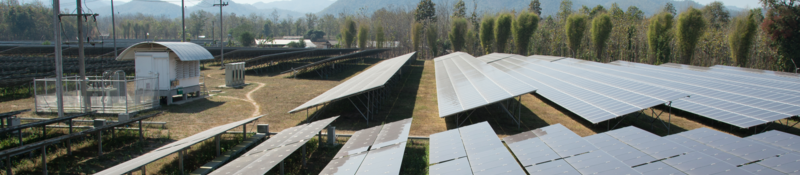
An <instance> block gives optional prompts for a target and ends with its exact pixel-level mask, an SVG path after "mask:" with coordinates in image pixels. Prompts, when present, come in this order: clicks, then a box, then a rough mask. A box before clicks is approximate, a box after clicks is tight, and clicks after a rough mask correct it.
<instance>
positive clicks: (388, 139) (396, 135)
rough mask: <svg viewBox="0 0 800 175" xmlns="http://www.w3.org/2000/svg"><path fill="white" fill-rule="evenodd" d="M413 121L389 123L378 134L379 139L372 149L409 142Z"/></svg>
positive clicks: (404, 120) (409, 119) (405, 120)
mask: <svg viewBox="0 0 800 175" xmlns="http://www.w3.org/2000/svg"><path fill="white" fill-rule="evenodd" d="M411 119H412V118H408V119H403V120H400V121H396V122H392V123H387V124H385V125H383V128H381V132H380V133H378V138H377V139H375V143H373V144H372V149H375V148H381V147H384V146H389V145H394V144H398V143H401V142H406V141H407V140H408V133H409V132H410V131H411Z"/></svg>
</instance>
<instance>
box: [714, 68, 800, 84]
mask: <svg viewBox="0 0 800 175" xmlns="http://www.w3.org/2000/svg"><path fill="white" fill-rule="evenodd" d="M711 68H712V69H713V70H714V71H717V72H724V73H730V74H737V75H743V76H750V77H760V78H767V79H775V80H780V81H788V82H800V74H797V73H788V72H779V71H768V70H759V69H750V68H742V67H733V66H725V65H715V66H711Z"/></svg>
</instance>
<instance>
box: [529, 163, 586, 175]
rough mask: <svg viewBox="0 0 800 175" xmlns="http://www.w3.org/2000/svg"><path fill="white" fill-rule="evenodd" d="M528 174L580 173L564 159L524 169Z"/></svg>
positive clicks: (565, 174) (562, 174) (559, 174)
mask: <svg viewBox="0 0 800 175" xmlns="http://www.w3.org/2000/svg"><path fill="white" fill-rule="evenodd" d="M525 170H528V173H531V174H537V175H538V174H544V175H550V174H552V175H580V174H581V173H580V172H578V170H576V169H575V167H572V165H570V164H569V163H567V161H565V160H564V159H558V160H554V161H552V162H548V163H544V164H539V165H534V166H529V167H525Z"/></svg>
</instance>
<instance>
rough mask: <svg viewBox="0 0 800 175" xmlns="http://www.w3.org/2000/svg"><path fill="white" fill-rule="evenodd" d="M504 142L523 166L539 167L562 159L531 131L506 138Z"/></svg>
mask: <svg viewBox="0 0 800 175" xmlns="http://www.w3.org/2000/svg"><path fill="white" fill-rule="evenodd" d="M503 141H505V142H506V145H507V146H508V148H510V149H511V151H512V152H513V154H514V155H515V156H516V157H517V160H519V162H520V163H521V164H522V166H531V165H537V164H539V163H544V162H547V161H552V160H555V159H560V158H561V156H559V155H558V154H557V153H556V152H555V151H553V149H552V148H550V147H549V146H547V144H545V143H544V141H542V140H541V139H539V138H538V136H536V134H534V133H533V132H531V131H527V132H522V133H519V134H516V135H513V136H508V137H505V138H503Z"/></svg>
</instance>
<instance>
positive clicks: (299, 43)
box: [286, 38, 306, 48]
mask: <svg viewBox="0 0 800 175" xmlns="http://www.w3.org/2000/svg"><path fill="white" fill-rule="evenodd" d="M286 47H289V48H306V42H305V41H303V38H300V40H299V41H292V42H289V44H287V45H286Z"/></svg>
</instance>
